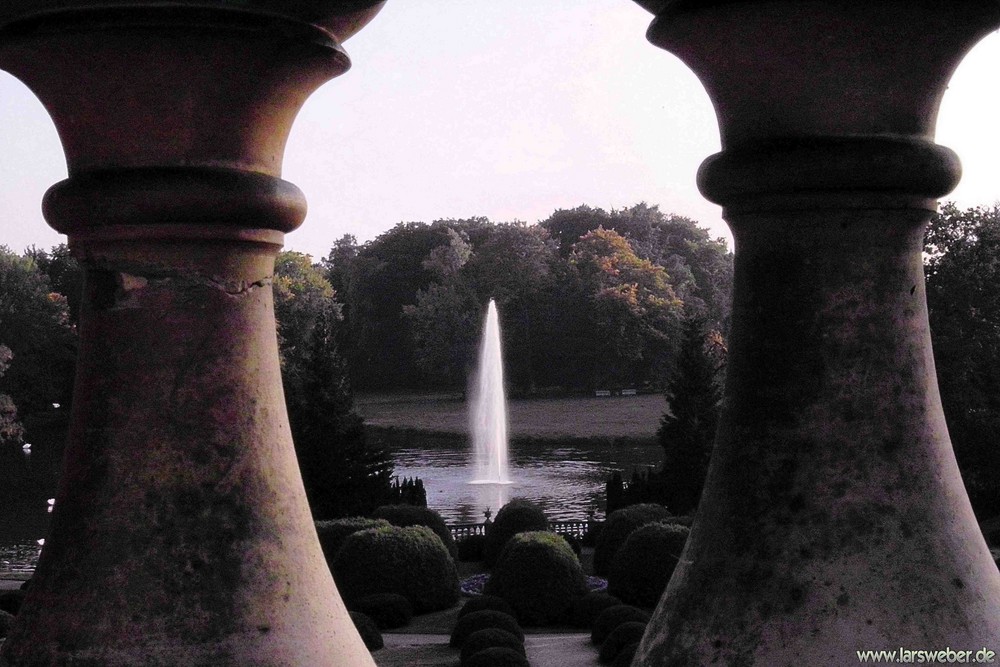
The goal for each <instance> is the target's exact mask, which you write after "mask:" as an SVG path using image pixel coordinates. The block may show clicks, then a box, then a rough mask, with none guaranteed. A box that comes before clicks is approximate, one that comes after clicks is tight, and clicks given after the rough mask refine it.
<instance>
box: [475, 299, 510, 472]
mask: <svg viewBox="0 0 1000 667" xmlns="http://www.w3.org/2000/svg"><path fill="white" fill-rule="evenodd" d="M469 417H470V431H471V434H472V448H473V453H474V456H475V458H474V465H475V471H474V474H473V479H472V482H471V484H510V483H511V481H510V472H509V470H508V462H507V396H506V394H505V391H504V383H503V355H502V352H501V345H500V321H499V317H498V316H497V306H496V302H494V301H493V299H490V304H489V307H488V308H487V310H486V322H485V324H484V326H483V338H482V342H481V343H480V347H479V364H478V366H477V369H476V377H475V382H474V384H473V386H472V403H471V410H470V413H469Z"/></svg>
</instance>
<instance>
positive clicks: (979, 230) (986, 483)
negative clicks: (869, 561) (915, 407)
mask: <svg viewBox="0 0 1000 667" xmlns="http://www.w3.org/2000/svg"><path fill="white" fill-rule="evenodd" d="M924 258H925V261H924V268H925V274H926V277H927V308H928V314H929V316H930V322H931V336H932V342H933V346H934V359H935V365H936V366H937V376H938V386H939V388H940V390H941V402H942V404H943V406H944V414H945V419H946V420H947V423H948V431H949V434H950V435H951V440H952V443H953V444H954V447H955V456H956V458H957V459H958V465H959V468H960V469H961V470H962V477H963V479H964V481H965V487H966V489H967V490H968V492H969V497H970V499H971V500H972V505H973V508H974V509H975V510H976V514H977V515H978V517H979V519H980V520H985V519H988V518H990V517H993V516H996V515H998V514H1000V441H998V440H997V433H1000V208H998V207H997V206H994V207H992V208H970V209H967V210H964V211H963V210H959V209H958V208H957V207H956V206H955V205H954V204H945V205H944V206H942V207H941V210H940V212H939V213H938V214H937V215H935V216H934V218H933V219H932V220H931V224H930V226H929V227H928V230H927V236H926V239H925V245H924Z"/></svg>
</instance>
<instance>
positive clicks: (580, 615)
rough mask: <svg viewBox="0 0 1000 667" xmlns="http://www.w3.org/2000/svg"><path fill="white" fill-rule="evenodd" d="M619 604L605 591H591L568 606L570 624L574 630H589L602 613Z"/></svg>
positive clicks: (617, 599)
mask: <svg viewBox="0 0 1000 667" xmlns="http://www.w3.org/2000/svg"><path fill="white" fill-rule="evenodd" d="M620 604H622V601H621V600H620V599H619V598H617V597H615V596H614V595H611V594H610V593H608V592H607V591H591V592H590V593H587V594H586V595H582V596H580V597H578V598H576V599H575V600H573V604H572V605H571V606H570V623H572V625H573V627H574V628H586V629H588V630H589V629H590V628H591V627H592V626H593V625H594V621H595V620H596V619H597V616H598V615H599V614H600V613H601V612H602V611H604V610H605V609H607V608H608V607H614V606H615V605H620Z"/></svg>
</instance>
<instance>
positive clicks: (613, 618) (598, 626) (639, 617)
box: [590, 604, 649, 646]
mask: <svg viewBox="0 0 1000 667" xmlns="http://www.w3.org/2000/svg"><path fill="white" fill-rule="evenodd" d="M632 621H638V622H639V623H649V614H647V613H646V612H644V611H643V610H642V609H639V608H638V607H633V606H632V605H630V604H619V605H615V606H614V607H608V608H607V609H605V610H604V611H602V612H601V613H600V614H598V615H597V618H596V619H594V625H593V627H592V629H591V631H590V641H592V642H593V643H594V644H596V645H598V646H600V645H601V644H603V643H604V640H605V639H607V638H608V635H610V634H611V632H612V631H613V630H614V629H615V628H617V627H618V626H619V625H621V624H622V623H631V622H632Z"/></svg>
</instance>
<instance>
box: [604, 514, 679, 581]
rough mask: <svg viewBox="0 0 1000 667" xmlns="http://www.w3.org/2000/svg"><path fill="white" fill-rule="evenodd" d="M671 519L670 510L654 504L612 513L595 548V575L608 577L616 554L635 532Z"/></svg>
mask: <svg viewBox="0 0 1000 667" xmlns="http://www.w3.org/2000/svg"><path fill="white" fill-rule="evenodd" d="M669 518H670V510H668V509H667V508H666V507H664V506H663V505H656V504H653V503H644V504H641V505H630V506H628V507H623V508H622V509H620V510H615V511H614V512H612V513H611V514H610V515H609V516H608V520H607V521H606V522H605V523H604V528H603V529H602V530H601V534H600V535H598V537H597V543H596V544H595V546H594V574H596V575H597V576H599V577H606V576H607V575H608V572H610V571H611V562H612V561H613V560H614V558H615V554H616V553H618V549H620V548H621V546H622V545H623V544H625V540H626V538H628V536H629V533H631V532H632V531H633V530H635V529H636V528H638V527H639V526H643V525H645V524H647V523H654V522H656V521H663V520H665V519H669Z"/></svg>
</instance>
